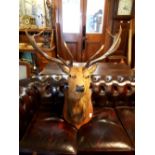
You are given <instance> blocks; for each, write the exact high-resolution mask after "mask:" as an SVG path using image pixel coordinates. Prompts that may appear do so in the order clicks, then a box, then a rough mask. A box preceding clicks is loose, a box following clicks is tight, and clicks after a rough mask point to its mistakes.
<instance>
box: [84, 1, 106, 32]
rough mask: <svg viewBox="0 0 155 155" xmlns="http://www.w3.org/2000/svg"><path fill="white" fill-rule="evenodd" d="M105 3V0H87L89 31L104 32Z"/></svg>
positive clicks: (87, 26) (87, 27)
mask: <svg viewBox="0 0 155 155" xmlns="http://www.w3.org/2000/svg"><path fill="white" fill-rule="evenodd" d="M104 4H105V0H87V17H86V32H87V33H102V27H103V17H104Z"/></svg>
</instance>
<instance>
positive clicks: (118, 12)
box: [113, 0, 135, 20]
mask: <svg viewBox="0 0 155 155" xmlns="http://www.w3.org/2000/svg"><path fill="white" fill-rule="evenodd" d="M134 7H135V0H115V1H114V16H113V17H114V19H120V20H130V19H131V18H133V17H134Z"/></svg>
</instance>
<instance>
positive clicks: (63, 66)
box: [59, 64, 70, 74]
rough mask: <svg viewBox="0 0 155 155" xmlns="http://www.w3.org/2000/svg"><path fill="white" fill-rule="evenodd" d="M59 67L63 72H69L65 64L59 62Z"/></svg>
mask: <svg viewBox="0 0 155 155" xmlns="http://www.w3.org/2000/svg"><path fill="white" fill-rule="evenodd" d="M59 67H60V69H61V70H62V71H63V72H65V73H67V74H69V72H70V68H69V67H67V66H65V65H60V64H59Z"/></svg>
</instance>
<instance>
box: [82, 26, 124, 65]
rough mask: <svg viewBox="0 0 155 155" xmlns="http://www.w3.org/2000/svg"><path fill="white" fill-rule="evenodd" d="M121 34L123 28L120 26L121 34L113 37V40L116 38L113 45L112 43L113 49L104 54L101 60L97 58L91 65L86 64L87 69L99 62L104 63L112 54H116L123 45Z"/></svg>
mask: <svg viewBox="0 0 155 155" xmlns="http://www.w3.org/2000/svg"><path fill="white" fill-rule="evenodd" d="M121 33H122V28H121V26H120V28H119V32H118V33H117V34H116V35H114V36H113V38H114V39H113V43H112V45H111V47H110V48H109V50H108V51H107V52H106V53H104V54H103V55H102V56H100V57H99V58H96V59H94V60H91V61H90V62H89V63H86V66H85V67H89V66H91V65H93V64H95V63H97V62H99V61H102V60H103V59H105V58H106V57H108V56H109V55H110V54H112V53H113V52H115V51H116V50H117V49H118V47H119V45H120V43H121Z"/></svg>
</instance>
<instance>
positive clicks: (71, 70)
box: [25, 27, 122, 129]
mask: <svg viewBox="0 0 155 155" xmlns="http://www.w3.org/2000/svg"><path fill="white" fill-rule="evenodd" d="M121 32H122V29H121V27H120V29H119V32H118V33H116V34H115V35H112V37H113V43H112V45H111V47H110V48H109V50H108V51H106V52H105V53H104V54H103V55H101V56H100V57H99V58H95V57H96V56H97V55H98V54H99V53H100V52H101V51H102V50H103V48H104V45H102V46H101V47H100V49H99V50H98V51H97V52H96V53H95V54H94V55H93V56H92V57H91V58H90V59H89V60H88V61H87V62H86V63H84V65H80V66H77V65H74V63H73V56H72V54H71V51H70V50H69V48H68V46H67V44H66V43H65V42H64V46H65V48H66V49H67V52H68V53H69V55H70V56H71V60H70V62H69V63H67V62H66V61H65V60H63V59H62V58H61V57H59V56H58V58H54V57H50V56H48V55H47V54H46V53H45V52H44V51H42V49H41V48H39V47H38V46H37V43H36V41H35V36H36V35H29V33H28V32H27V31H25V33H26V35H27V37H28V39H29V41H30V43H31V44H32V46H33V47H34V48H35V49H36V50H37V51H38V52H39V53H40V54H41V55H42V56H44V57H45V58H46V59H47V60H49V61H52V62H55V63H56V64H58V65H59V67H60V68H61V70H62V71H63V72H65V73H67V74H68V75H69V76H68V89H67V90H66V92H65V103H64V108H63V117H64V119H65V120H66V121H67V122H69V123H70V124H72V125H74V126H75V127H76V128H77V129H79V128H80V127H81V126H82V125H84V124H86V123H87V122H89V121H90V120H91V118H92V116H93V105H92V101H91V93H92V92H91V89H90V83H91V75H92V74H93V72H94V71H95V69H96V67H97V63H98V62H100V61H102V60H103V59H105V58H106V57H108V56H109V55H110V54H112V53H113V52H114V51H116V50H117V49H118V47H119V44H120V42H121V37H120V36H121ZM40 34H41V33H40ZM51 50H52V49H51Z"/></svg>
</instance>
